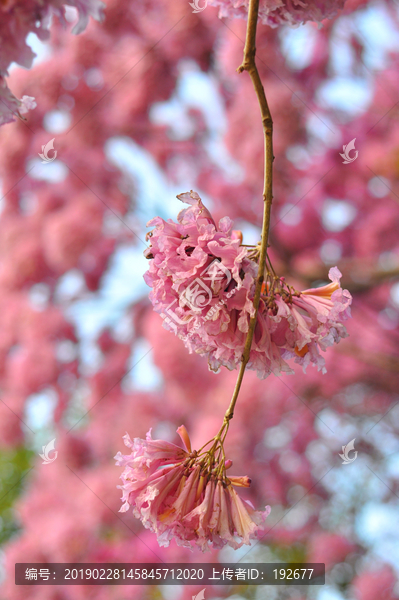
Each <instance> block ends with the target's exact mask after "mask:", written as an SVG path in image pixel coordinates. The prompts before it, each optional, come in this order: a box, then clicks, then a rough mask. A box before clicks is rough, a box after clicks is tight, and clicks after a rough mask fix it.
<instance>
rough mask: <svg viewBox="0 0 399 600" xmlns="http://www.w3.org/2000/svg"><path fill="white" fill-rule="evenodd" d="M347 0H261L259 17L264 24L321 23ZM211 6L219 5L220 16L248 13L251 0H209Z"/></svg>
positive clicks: (236, 15) (293, 24)
mask: <svg viewBox="0 0 399 600" xmlns="http://www.w3.org/2000/svg"><path fill="white" fill-rule="evenodd" d="M344 2H345V0H307V1H306V0H260V3H259V19H260V21H261V22H262V23H263V24H264V25H270V27H277V26H278V25H292V26H295V25H300V24H301V23H306V21H316V22H317V23H320V21H322V20H323V19H328V18H330V17H333V16H334V15H335V14H336V13H337V10H338V9H340V8H342V7H343V6H344ZM208 4H209V5H210V6H219V7H220V10H219V16H220V17H241V18H246V17H247V15H248V7H249V0H209V2H208Z"/></svg>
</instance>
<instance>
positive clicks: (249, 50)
mask: <svg viewBox="0 0 399 600" xmlns="http://www.w3.org/2000/svg"><path fill="white" fill-rule="evenodd" d="M258 12H259V0H250V2H249V10H248V23H247V33H246V39H245V47H244V59H243V62H242V64H241V65H240V66H239V67H238V69H237V71H238V72H239V73H242V72H243V71H247V72H248V74H249V76H250V77H251V80H252V83H253V86H254V88H255V93H256V96H257V98H258V102H259V107H260V113H261V117H262V124H263V133H264V138H265V140H264V147H265V166H264V186H263V223H262V236H261V247H260V256H259V267H258V274H257V278H256V285H255V295H254V299H253V307H254V314H253V316H252V317H251V319H250V322H249V328H248V334H247V338H246V340H245V346H244V351H243V353H242V357H241V365H240V371H239V374H238V378H237V382H236V385H235V388H234V392H233V396H232V399H231V402H230V406H229V408H228V409H227V411H226V414H225V416H224V420H223V425H222V428H221V430H220V432H219V434H218V435H219V436H220V434H221V433H222V432H223V430H224V429H225V428H227V429H228V426H229V421H230V419H232V418H233V415H234V408H235V405H236V402H237V398H238V394H239V392H240V388H241V384H242V380H243V378H244V373H245V368H246V366H247V364H248V361H249V357H250V352H251V346H252V340H253V337H254V332H255V325H256V319H257V314H258V309H259V302H260V295H261V289H262V283H263V280H264V271H265V265H266V256H267V247H268V239H269V228H270V211H271V207H272V201H273V192H272V183H273V161H274V156H273V121H272V117H271V114H270V110H269V106H268V104H267V100H266V95H265V90H264V89H263V85H262V81H261V79H260V76H259V73H258V69H257V67H256V63H255V55H256V27H257V24H258Z"/></svg>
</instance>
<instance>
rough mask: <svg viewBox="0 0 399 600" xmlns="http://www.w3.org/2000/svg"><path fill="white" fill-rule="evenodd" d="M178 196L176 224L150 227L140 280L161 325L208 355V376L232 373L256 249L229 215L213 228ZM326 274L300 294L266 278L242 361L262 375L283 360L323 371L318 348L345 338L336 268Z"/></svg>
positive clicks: (196, 206)
mask: <svg viewBox="0 0 399 600" xmlns="http://www.w3.org/2000/svg"><path fill="white" fill-rule="evenodd" d="M178 198H179V199H180V200H182V201H183V202H186V203H188V204H190V205H191V206H190V208H188V209H185V210H183V211H181V212H180V214H179V215H178V223H174V222H173V221H172V220H171V219H169V220H168V221H164V220H163V219H161V218H160V217H156V218H155V219H152V221H150V222H149V225H155V229H154V230H153V231H152V232H151V233H150V234H149V237H150V239H151V246H150V247H149V248H148V249H147V250H146V251H145V256H146V257H147V258H149V259H150V261H151V262H150V268H149V271H147V273H145V275H144V279H145V281H146V283H147V284H148V285H149V286H150V287H152V291H151V293H150V299H151V301H152V303H153V306H154V308H155V310H156V311H157V312H159V313H160V314H161V316H162V317H163V319H164V321H163V324H164V327H165V328H166V329H169V330H171V331H173V332H174V333H175V335H177V336H178V337H179V338H180V339H182V340H183V341H184V344H185V345H186V347H187V348H188V350H189V352H190V353H191V352H196V353H197V354H201V355H203V356H207V358H208V364H209V368H210V369H211V370H212V371H215V372H217V371H218V370H219V368H220V367H221V366H225V367H227V368H228V369H229V370H233V369H237V368H238V367H239V366H240V363H241V357H242V353H243V350H244V345H245V340H246V336H247V332H248V328H249V322H250V318H251V317H252V316H253V314H254V307H253V297H254V293H255V278H256V274H257V270H258V265H257V263H256V249H252V250H251V249H249V248H247V247H244V246H241V245H240V244H241V241H242V240H241V236H240V235H238V234H237V232H236V231H232V222H231V220H230V219H229V218H228V217H224V218H223V219H221V220H220V222H219V226H218V227H217V226H216V224H215V222H214V220H213V218H212V215H211V214H210V213H209V211H208V210H207V209H206V208H205V206H204V205H203V204H202V201H201V198H200V197H199V196H198V194H196V193H195V192H193V191H191V192H190V193H186V194H181V195H180V196H178ZM329 277H330V279H331V281H332V283H330V284H328V285H326V286H323V287H322V288H316V289H310V290H305V291H304V292H302V293H299V292H296V291H295V290H293V288H291V287H290V286H287V285H286V283H285V281H284V280H283V279H279V278H278V277H275V276H274V275H273V274H271V273H268V274H267V283H266V284H265V285H264V287H263V290H262V296H261V301H260V306H259V311H258V315H257V323H256V327H255V334H254V338H253V341H252V346H251V352H250V358H249V362H248V368H249V369H253V370H255V371H257V374H258V376H259V377H260V378H262V379H263V378H265V377H267V376H268V375H270V374H271V373H274V374H275V375H279V374H280V373H281V372H286V373H293V371H292V369H291V367H290V366H289V365H288V363H287V362H286V361H287V360H288V359H294V360H295V362H297V363H299V364H301V365H302V367H303V369H304V371H305V372H306V368H307V366H308V365H309V364H314V365H315V366H317V367H318V370H322V371H323V372H325V361H324V358H323V357H322V356H321V354H320V350H322V351H325V350H326V348H327V347H328V346H331V345H332V344H333V343H334V342H335V343H338V342H339V341H340V339H341V338H343V337H346V336H347V332H346V329H345V327H344V325H343V324H342V321H344V320H345V319H347V318H348V317H349V316H350V308H349V306H350V303H351V301H352V298H351V295H350V294H349V292H348V291H347V290H342V289H341V287H340V284H339V280H340V278H341V273H340V272H339V271H338V269H337V268H336V267H334V268H333V269H330V273H329Z"/></svg>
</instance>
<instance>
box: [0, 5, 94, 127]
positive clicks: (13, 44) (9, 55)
mask: <svg viewBox="0 0 399 600" xmlns="http://www.w3.org/2000/svg"><path fill="white" fill-rule="evenodd" d="M64 5H69V6H74V7H75V8H76V9H77V11H78V14H79V19H78V22H77V23H76V24H75V26H74V27H73V29H72V33H76V34H77V33H81V32H82V31H84V29H85V28H86V26H87V23H88V21H89V17H90V16H92V17H93V18H94V19H97V20H101V18H102V9H103V6H104V4H103V3H102V2H100V0H44V1H43V0H24V1H23V2H16V1H14V0H5V2H0V40H1V48H0V126H1V125H4V124H5V123H10V122H11V121H14V118H15V115H18V116H21V115H22V114H25V113H26V112H28V110H31V109H33V108H35V107H36V103H35V102H34V98H32V97H30V96H23V97H22V100H18V98H16V97H15V96H14V94H13V93H12V92H11V91H10V89H9V88H8V86H7V83H6V81H5V79H4V77H5V76H6V75H8V68H9V66H10V64H11V63H12V62H16V63H18V64H19V65H21V66H23V67H26V68H27V69H29V68H30V67H31V66H32V61H33V58H34V57H35V54H34V52H33V51H32V49H31V48H30V47H29V46H28V45H27V43H26V37H27V35H28V34H29V33H31V32H33V33H35V34H36V35H37V36H38V37H39V38H40V39H41V40H45V39H48V38H49V36H50V33H49V31H48V28H49V25H50V22H51V17H52V15H56V16H57V17H58V18H59V19H60V20H61V22H63V23H64V22H65V17H64V10H65V9H64Z"/></svg>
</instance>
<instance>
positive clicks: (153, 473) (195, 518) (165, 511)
mask: <svg viewBox="0 0 399 600" xmlns="http://www.w3.org/2000/svg"><path fill="white" fill-rule="evenodd" d="M177 432H178V433H179V435H180V437H181V439H182V441H183V443H184V445H185V449H183V448H180V447H179V446H176V445H175V444H172V443H170V442H166V441H163V440H153V439H152V438H151V429H150V431H149V432H148V433H147V436H146V440H142V439H140V438H135V439H134V440H133V441H132V440H131V439H130V437H129V435H128V434H126V435H125V436H124V442H125V445H126V446H128V447H129V448H131V450H132V452H131V454H128V455H122V454H121V453H120V452H118V453H117V455H116V456H115V459H116V461H117V462H116V464H117V465H119V466H124V467H125V469H124V471H123V473H122V475H121V479H122V481H123V485H121V486H118V487H119V488H120V489H122V491H123V495H122V500H123V502H124V503H123V505H122V507H121V509H120V512H126V511H127V510H129V507H130V506H132V507H133V513H134V515H135V517H137V518H139V519H141V521H142V522H143V525H144V526H145V527H146V528H147V529H150V530H151V531H154V532H155V533H156V534H157V538H158V543H159V545H160V546H169V543H170V541H171V540H172V539H175V540H176V543H177V544H178V545H179V546H184V547H186V548H190V549H192V547H193V543H194V544H196V545H197V546H198V547H199V548H200V549H201V550H202V551H203V552H205V551H207V550H210V549H211V547H214V548H223V546H225V545H226V544H228V545H229V546H231V547H232V548H234V549H237V548H240V547H241V546H242V545H243V544H247V545H250V540H251V539H254V538H256V536H257V534H258V533H259V532H260V531H261V530H262V529H263V527H262V526H263V523H264V521H265V519H266V517H267V516H268V515H269V513H270V507H269V506H266V507H265V510H264V511H263V512H261V511H256V510H254V508H253V506H252V505H251V504H250V503H249V502H248V501H245V500H242V499H241V498H240V497H239V496H238V494H237V493H236V491H235V490H234V488H233V485H236V486H238V487H249V485H250V480H249V478H248V477H230V478H224V479H223V480H222V478H221V477H218V476H216V475H215V474H214V473H212V472H209V471H207V469H206V468H205V467H204V466H203V464H204V463H203V461H202V464H201V463H200V462H199V459H198V460H197V452H195V451H194V452H192V451H191V444H190V439H189V437H188V433H187V431H186V429H185V427H184V426H181V427H179V428H178V430H177ZM231 464H232V462H231V461H226V465H225V468H229V467H230V466H231Z"/></svg>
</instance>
